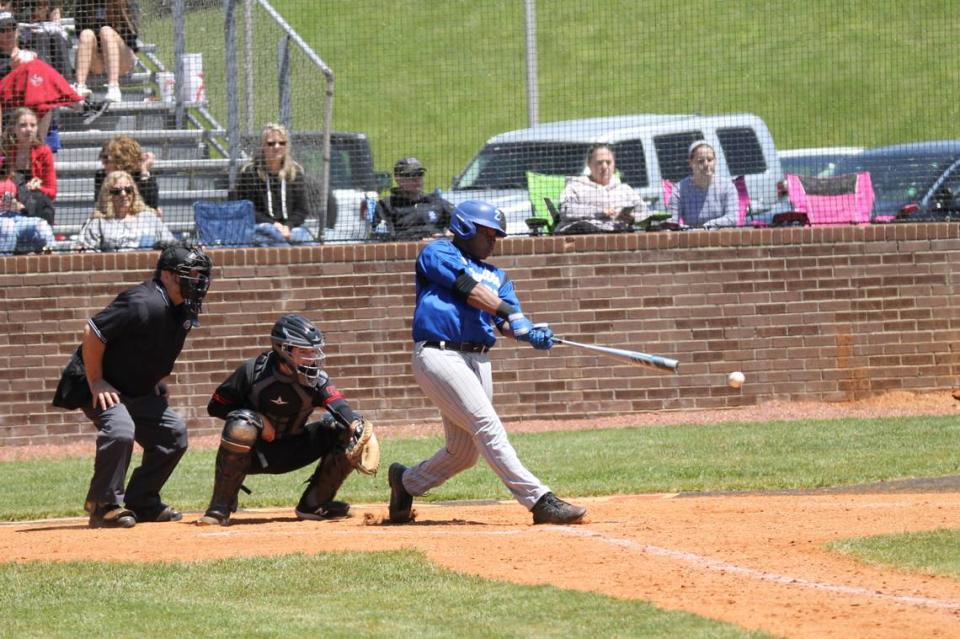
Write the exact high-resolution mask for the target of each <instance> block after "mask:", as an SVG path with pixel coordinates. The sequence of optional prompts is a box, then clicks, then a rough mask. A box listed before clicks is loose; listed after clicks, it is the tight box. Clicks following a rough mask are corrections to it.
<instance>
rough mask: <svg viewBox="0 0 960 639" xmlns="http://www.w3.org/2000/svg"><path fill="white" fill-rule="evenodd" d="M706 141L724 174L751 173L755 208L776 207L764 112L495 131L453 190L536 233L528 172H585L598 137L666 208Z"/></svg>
mask: <svg viewBox="0 0 960 639" xmlns="http://www.w3.org/2000/svg"><path fill="white" fill-rule="evenodd" d="M701 139H702V140H706V141H707V142H709V143H710V144H711V145H712V146H713V147H714V149H715V150H716V153H717V177H718V178H724V177H726V178H727V179H730V178H732V177H735V176H738V175H743V176H745V177H746V182H747V190H748V191H749V194H750V198H751V202H752V204H751V208H752V210H753V211H763V210H766V209H769V208H770V207H772V206H773V205H774V204H775V203H776V200H777V190H776V184H777V182H778V181H779V180H780V179H781V178H782V177H783V171H782V170H781V168H780V160H779V158H778V156H777V151H776V147H775V145H774V142H773V136H771V135H770V131H769V130H768V128H767V125H766V124H765V123H764V122H763V120H762V119H760V118H759V117H757V116H755V115H752V114H749V113H730V114H723V115H711V116H702V115H657V114H643V115H623V116H613V117H602V118H589V119H584V120H565V121H561V122H551V123H548V124H541V125H538V126H534V127H531V128H528V129H520V130H516V131H509V132H507V133H501V134H499V135H496V136H494V137H492V138H490V139H489V140H488V141H487V143H486V144H485V145H484V146H483V148H481V149H480V151H479V152H478V153H477V154H476V156H475V157H474V158H473V159H472V160H470V162H469V163H468V164H467V166H466V168H465V169H464V170H463V172H462V173H460V174H459V175H458V176H457V177H456V178H454V180H453V184H452V188H451V190H450V191H449V192H447V193H445V197H446V198H447V199H448V200H450V201H451V202H453V203H454V204H456V203H459V202H461V201H463V200H467V199H475V198H479V199H485V200H488V201H490V202H492V203H494V204H495V205H497V206H498V207H500V209H501V210H503V212H504V213H505V214H506V217H507V232H508V233H510V234H512V235H519V234H525V233H528V232H529V229H528V228H527V226H526V223H525V220H526V219H527V218H528V217H530V216H531V205H530V197H529V194H528V192H527V176H526V174H527V171H534V172H538V173H546V174H549V175H564V176H572V175H580V174H582V173H584V172H585V168H586V167H585V158H586V154H587V149H588V148H589V147H590V145H591V144H593V143H596V142H607V143H610V144H611V145H612V146H613V149H614V152H615V153H616V158H617V170H618V171H619V172H620V177H621V179H622V180H623V181H624V182H626V183H627V184H629V185H630V186H632V187H633V188H634V189H636V191H637V192H638V193H639V194H640V196H641V197H642V198H643V199H644V200H645V201H646V202H647V203H648V204H649V205H650V206H651V207H652V208H659V209H663V208H666V203H664V202H662V201H661V199H662V195H661V179H667V180H670V181H672V182H677V181H679V180H681V179H683V178H684V177H686V176H687V175H689V173H690V168H689V165H688V163H687V151H688V148H689V146H690V144H691V143H692V142H694V141H696V140H701Z"/></svg>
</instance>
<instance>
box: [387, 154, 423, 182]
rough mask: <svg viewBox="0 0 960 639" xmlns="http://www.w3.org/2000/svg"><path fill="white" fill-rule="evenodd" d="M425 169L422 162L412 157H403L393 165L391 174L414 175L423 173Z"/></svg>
mask: <svg viewBox="0 0 960 639" xmlns="http://www.w3.org/2000/svg"><path fill="white" fill-rule="evenodd" d="M426 172H427V170H426V169H425V168H423V163H422V162H421V161H420V160H418V159H417V158H414V157H409V158H403V159H402V160H399V161H398V162H397V163H396V164H394V165H393V174H394V175H395V176H397V175H398V176H400V177H415V176H418V175H423V174H424V173H426Z"/></svg>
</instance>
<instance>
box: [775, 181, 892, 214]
mask: <svg viewBox="0 0 960 639" xmlns="http://www.w3.org/2000/svg"><path fill="white" fill-rule="evenodd" d="M786 183H787V195H788V197H789V198H790V206H791V207H792V208H793V211H794V213H802V214H804V215H805V216H806V222H807V223H808V224H867V223H869V222H870V213H871V211H873V200H874V197H875V196H874V193H873V182H871V180H870V173H869V172H867V171H863V172H860V173H849V174H846V175H835V176H832V177H823V178H818V177H806V176H800V175H794V174H792V173H788V174H787V176H786ZM777 221H778V220H777V216H775V217H774V224H776V223H777Z"/></svg>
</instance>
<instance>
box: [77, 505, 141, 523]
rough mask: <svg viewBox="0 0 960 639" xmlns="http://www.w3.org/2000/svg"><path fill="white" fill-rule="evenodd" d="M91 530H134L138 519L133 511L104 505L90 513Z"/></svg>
mask: <svg viewBox="0 0 960 639" xmlns="http://www.w3.org/2000/svg"><path fill="white" fill-rule="evenodd" d="M89 524H90V527H91V528H133V527H134V526H136V525H137V518H136V516H135V515H134V514H133V511H130V510H127V509H126V508H121V507H120V506H118V505H116V504H102V505H100V506H97V507H96V509H94V511H93V512H92V513H90V522H89Z"/></svg>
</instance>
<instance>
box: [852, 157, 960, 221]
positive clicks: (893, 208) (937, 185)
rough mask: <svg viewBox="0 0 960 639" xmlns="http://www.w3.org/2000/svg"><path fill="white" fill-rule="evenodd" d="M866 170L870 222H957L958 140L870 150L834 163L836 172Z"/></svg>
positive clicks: (959, 189)
mask: <svg viewBox="0 0 960 639" xmlns="http://www.w3.org/2000/svg"><path fill="white" fill-rule="evenodd" d="M860 171H869V172H870V178H871V181H872V183H873V191H874V193H875V195H876V200H875V202H874V205H873V219H874V220H880V221H887V220H890V219H912V220H921V219H934V220H936V219H960V200H958V196H960V140H941V141H935V142H912V143H909V144H895V145H892V146H882V147H878V148H874V149H869V150H867V151H864V152H863V153H861V154H859V155H855V156H851V157H848V158H846V159H844V160H842V161H840V162H839V163H838V164H837V168H836V173H837V174H838V175H842V174H845V173H857V172H860Z"/></svg>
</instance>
